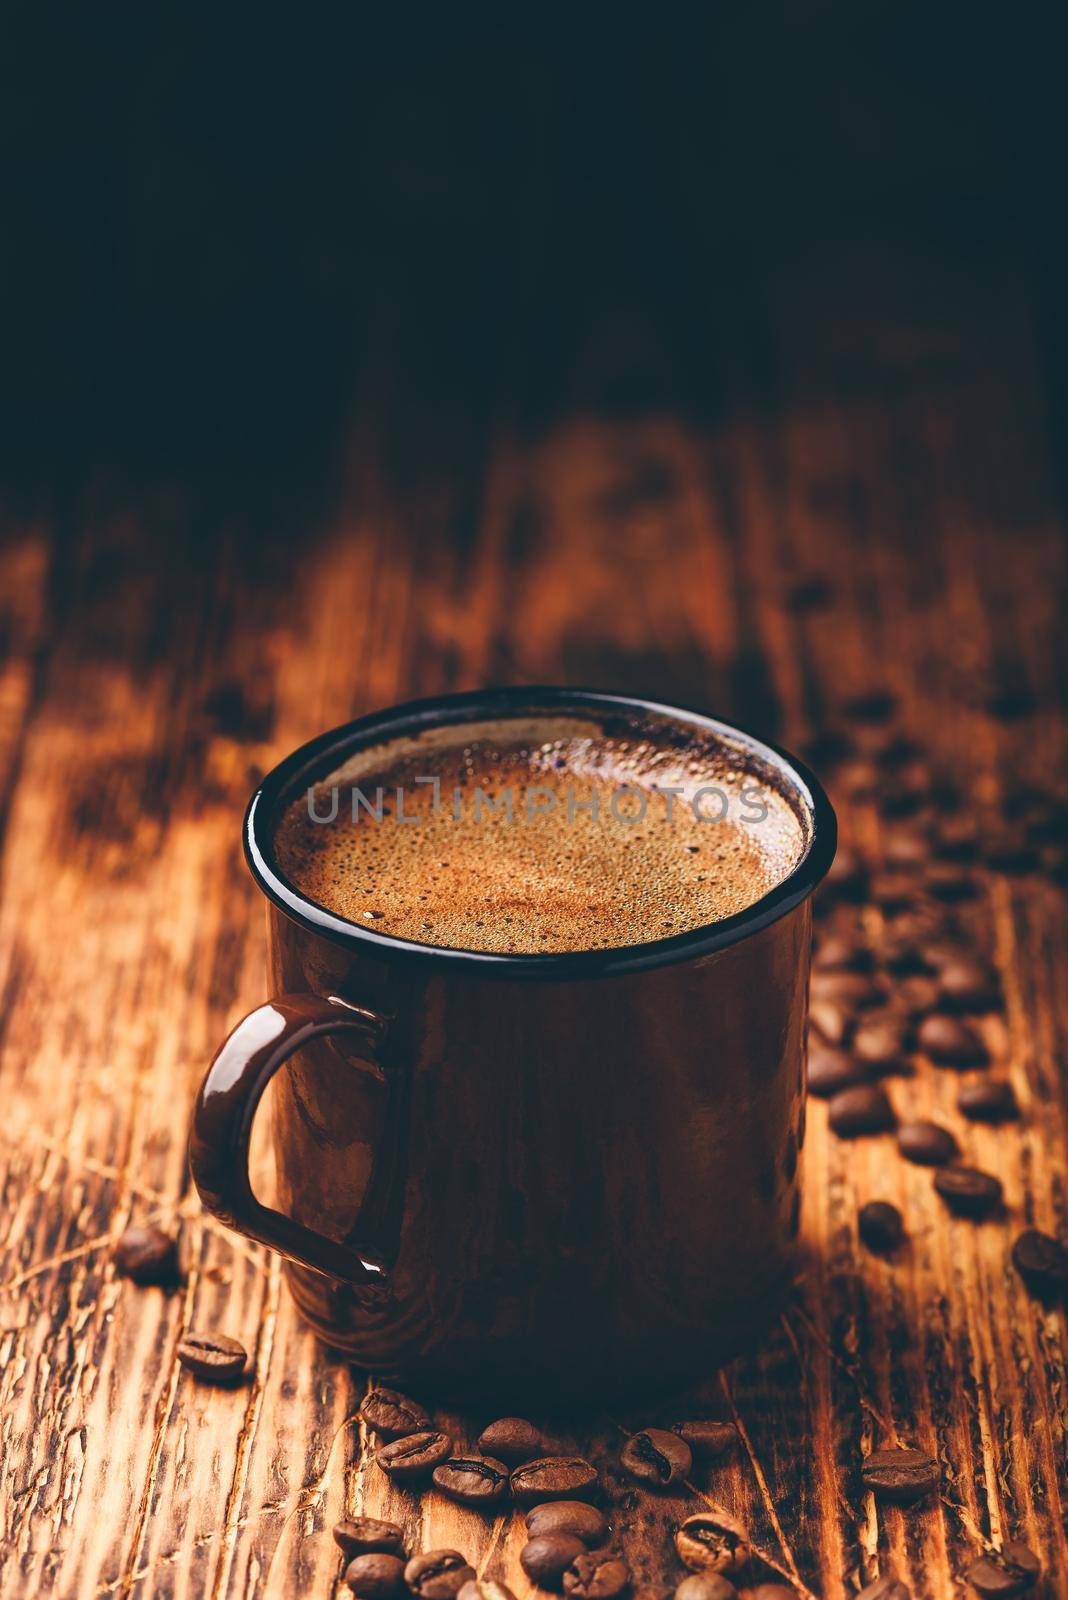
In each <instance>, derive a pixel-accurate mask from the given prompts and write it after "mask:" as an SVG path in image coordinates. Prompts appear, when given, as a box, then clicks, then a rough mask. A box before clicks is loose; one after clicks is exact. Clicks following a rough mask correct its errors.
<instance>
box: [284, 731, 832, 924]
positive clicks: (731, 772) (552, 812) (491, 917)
mask: <svg viewBox="0 0 1068 1600" xmlns="http://www.w3.org/2000/svg"><path fill="white" fill-rule="evenodd" d="M417 778H423V779H426V778H431V779H437V789H436V790H435V787H434V785H433V783H429V782H423V783H417V782H416V779H417ZM773 778H774V775H773V774H772V773H771V772H770V771H768V772H764V771H761V770H760V769H759V766H758V764H757V763H756V761H755V759H754V758H753V756H752V755H751V754H750V753H749V752H748V751H744V750H743V748H742V747H741V746H740V745H737V746H736V745H734V744H733V743H731V742H730V741H729V740H727V739H716V738H712V737H710V736H708V735H705V734H704V733H703V732H699V731H692V730H690V729H686V728H683V727H681V726H680V725H678V724H672V723H667V722H664V723H660V722H652V721H651V722H650V723H648V724H647V725H642V726H619V727H616V726H615V725H613V724H612V723H601V722H598V721H596V720H594V719H592V718H586V717H576V716H571V717H560V716H551V715H548V714H546V715H544V716H540V717H538V716H530V717H523V718H515V719H511V718H510V719H501V720H497V721H493V722H478V723H474V722H472V723H464V724H459V725H453V726H451V727H441V728H435V729H433V730H430V731H429V732H428V733H425V734H423V735H420V736H417V737H409V738H405V739H403V740H395V741H393V742H392V743H388V744H380V745H377V746H375V747H373V748H370V749H365V750H362V751H360V752H358V753H357V754H356V755H355V756H354V757H352V758H351V759H350V760H349V761H347V762H346V763H345V765H344V766H342V767H340V768H338V769H337V770H336V771H335V772H333V773H331V774H330V775H329V776H328V777H326V778H325V779H323V780H322V781H321V782H319V783H318V784H316V785H315V788H314V792H313V794H312V796H311V801H312V809H313V811H314V814H315V816H318V817H329V816H330V814H331V811H332V809H333V808H334V805H335V796H336V815H335V816H334V817H333V819H332V820H329V821H315V820H313V818H312V816H311V815H310V814H309V796H308V794H307V793H306V792H304V793H302V794H301V795H300V796H299V797H298V798H296V799H293V800H292V801H291V803H290V804H289V806H288V807H287V809H286V810H285V812H284V814H283V815H282V817H281V819H280V822H279V825H278V827H277V829H276V833H275V855H276V859H277V864H278V867H279V869H280V871H281V872H282V873H283V875H284V876H285V877H286V878H288V879H289V880H290V882H292V883H293V884H294V885H295V886H296V887H297V888H298V889H299V890H300V891H301V893H302V894H303V895H305V896H306V897H307V898H308V899H311V900H313V901H315V902H316V903H317V904H319V905H321V906H324V907H325V908H326V909H328V910H330V911H333V912H335V913H336V914H337V915H339V916H342V917H345V918H347V919H348V920H349V921H351V922H353V923H356V924H357V925H359V926H361V927H368V928H373V929H374V930H375V931H376V932H378V933H385V934H393V935H396V936H398V937H401V938H404V939H411V940H415V941H417V942H419V943H421V944H429V945H443V946H447V947H450V948H453V949H462V950H484V951H501V952H507V953H520V952H522V953H528V954H539V953H546V952H552V951H568V950H594V949H602V948H606V947H609V946H621V945H637V944H645V943H647V942H649V941H651V940H655V939H663V938H668V937H670V936H672V935H674V934H679V933H684V932H687V931H689V930H691V929H694V928H699V927H703V926H705V925H707V924H709V923H714V922H718V921H721V920H722V919H723V918H724V917H728V916H731V915H733V914H734V913H735V912H738V911H742V910H744V909H745V908H746V907H747V906H750V905H752V904H753V903H754V902H755V901H757V900H759V899H761V898H762V897H763V896H764V895H765V894H767V893H768V892H769V890H771V889H772V888H774V887H775V885H776V884H778V883H780V882H781V881H782V880H783V879H784V878H785V877H787V876H788V875H789V873H790V872H791V871H792V870H793V868H794V867H795V866H796V865H797V864H798V862H799V861H800V859H801V857H802V856H803V854H804V851H805V846H806V843H807V836H806V825H805V823H804V821H803V819H802V816H801V815H800V813H799V812H798V811H797V810H795V808H794V806H793V805H792V804H791V802H790V800H789V799H788V798H787V797H786V795H785V794H784V793H783V792H782V790H781V789H780V788H778V787H776V785H775V782H774V781H773ZM379 789H381V790H382V791H383V792H382V794H381V797H379V794H378V791H379ZM668 789H675V790H678V791H681V792H679V793H677V794H676V795H675V796H674V797H673V798H672V799H671V800H670V802H669V800H668V798H667V795H666V794H665V793H664V792H662V791H666V790H668ZM354 790H358V791H359V794H360V796H361V797H362V798H361V799H359V800H358V801H357V802H356V811H357V816H358V820H357V821H356V822H353V820H352V818H353V807H352V795H353V791H354ZM398 790H400V797H399V798H398V792H397V791H398ZM702 790H704V791H706V792H705V793H704V794H703V795H702V794H701V793H700V792H701V791H702ZM710 790H714V791H716V792H715V793H709V792H707V791H710ZM507 796H510V797H511V798H510V810H511V815H510V818H509V813H508V803H509V802H507V800H506V797H507ZM697 797H699V798H697ZM379 800H380V803H381V820H377V810H378V804H379ZM695 803H696V805H697V809H698V811H699V812H700V814H701V817H702V818H718V817H719V816H720V814H721V813H722V812H724V810H725V813H726V814H725V816H723V818H722V820H714V821H713V820H699V817H698V816H697V815H695V811H694V805H695ZM592 805H595V806H596V808H597V814H596V815H594V814H593V812H592V810H591V809H590V807H591V806H592ZM669 805H670V812H671V814H670V817H669V814H668V811H669ZM642 813H644V814H642ZM761 813H763V814H761ZM410 819H412V820H410Z"/></svg>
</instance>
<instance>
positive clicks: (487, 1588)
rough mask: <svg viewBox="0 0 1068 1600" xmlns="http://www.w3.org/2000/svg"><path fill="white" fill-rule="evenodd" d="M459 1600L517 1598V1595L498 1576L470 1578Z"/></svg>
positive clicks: (460, 1593) (507, 1599)
mask: <svg viewBox="0 0 1068 1600" xmlns="http://www.w3.org/2000/svg"><path fill="white" fill-rule="evenodd" d="M457 1600H515V1595H514V1594H513V1593H512V1591H511V1589H509V1587H508V1585H507V1584H506V1583H498V1581H497V1579H496V1578H468V1580H467V1582H466V1583H465V1584H464V1586H463V1588H462V1589H461V1590H460V1592H459V1594H458V1596H457Z"/></svg>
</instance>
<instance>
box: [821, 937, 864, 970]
mask: <svg viewBox="0 0 1068 1600" xmlns="http://www.w3.org/2000/svg"><path fill="white" fill-rule="evenodd" d="M812 962H813V965H814V967H815V968H816V970H817V971H820V972H870V971H871V965H872V958H871V951H870V950H869V949H868V948H867V946H866V945H863V944H861V943H860V941H859V939H856V938H845V937H844V936H843V935H841V934H839V935H837V936H836V935H834V934H831V935H829V936H828V937H827V938H826V939H821V940H820V942H819V944H818V945H817V946H816V949H815V953H814V955H813V957H812Z"/></svg>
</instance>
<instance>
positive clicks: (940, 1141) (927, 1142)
mask: <svg viewBox="0 0 1068 1600" xmlns="http://www.w3.org/2000/svg"><path fill="white" fill-rule="evenodd" d="M897 1147H898V1149H899V1150H900V1152H901V1154H902V1155H903V1156H904V1157H905V1160H906V1161H915V1162H916V1164H917V1166H921V1167H944V1166H945V1165H946V1163H947V1161H952V1160H953V1158H954V1156H958V1155H960V1147H959V1146H958V1144H957V1141H956V1139H954V1137H953V1135H952V1134H951V1133H950V1131H949V1129H948V1128H943V1127H941V1126H940V1125H939V1124H938V1123H937V1122H924V1121H922V1120H920V1121H917V1122H903V1123H901V1125H900V1127H899V1128H898V1130H897Z"/></svg>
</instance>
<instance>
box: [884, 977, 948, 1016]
mask: <svg viewBox="0 0 1068 1600" xmlns="http://www.w3.org/2000/svg"><path fill="white" fill-rule="evenodd" d="M891 1004H892V1005H893V1006H894V1007H895V1009H896V1010H898V1011H899V1012H900V1013H901V1015H902V1017H904V1018H905V1020H906V1021H907V1022H910V1023H915V1022H916V1021H917V1020H918V1019H919V1018H920V1017H925V1016H926V1015H927V1014H928V1012H930V1011H933V1010H934V1008H935V1007H936V1006H937V1004H938V983H937V980H936V979H934V978H929V977H928V976H927V975H926V974H925V973H913V974H912V976H911V977H908V978H902V979H901V982H900V983H899V984H897V986H896V987H895V989H894V993H893V995H892V996H891Z"/></svg>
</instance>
